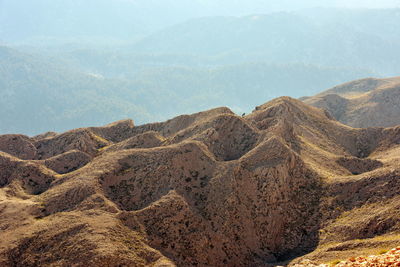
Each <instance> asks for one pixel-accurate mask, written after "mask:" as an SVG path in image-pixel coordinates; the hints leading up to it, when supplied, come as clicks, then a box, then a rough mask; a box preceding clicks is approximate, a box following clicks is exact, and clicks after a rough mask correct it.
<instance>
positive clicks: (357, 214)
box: [0, 97, 400, 266]
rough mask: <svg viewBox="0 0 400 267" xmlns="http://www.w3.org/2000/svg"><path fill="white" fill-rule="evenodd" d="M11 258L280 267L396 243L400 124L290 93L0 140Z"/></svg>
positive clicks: (0, 221)
mask: <svg viewBox="0 0 400 267" xmlns="http://www.w3.org/2000/svg"><path fill="white" fill-rule="evenodd" d="M0 150H1V151H3V152H0V170H1V172H0V186H1V188H0V212H1V215H2V216H1V217H0V229H1V230H2V238H1V239H0V265H1V266H38V265H40V266H71V265H73V266H88V265H90V266H96V265H98V266H174V265H177V266H271V265H274V264H275V263H276V262H286V263H289V264H294V263H299V262H302V261H304V260H305V259H307V260H312V261H314V262H316V263H324V262H329V261H332V260H334V259H337V258H343V259H345V258H347V257H349V255H350V256H352V255H353V254H354V253H356V254H357V255H361V254H364V253H367V254H368V253H370V252H371V251H374V250H376V249H386V248H392V247H395V246H396V245H398V243H399V241H400V213H399V212H398V210H399V208H400V198H399V192H400V182H399V178H400V168H399V166H400V127H394V128H366V129H355V128H351V127H349V126H345V125H343V124H341V123H339V122H337V121H336V120H334V119H333V118H332V117H331V116H330V115H329V114H328V113H327V112H325V111H323V110H321V109H318V108H314V107H311V106H308V105H306V104H304V103H302V102H301V101H298V100H295V99H291V98H288V97H282V98H278V99H275V100H273V101H271V102H268V103H266V104H264V105H261V106H259V107H257V108H256V109H255V110H254V111H253V112H252V113H251V114H249V115H247V116H245V117H240V116H237V115H235V114H234V113H233V112H231V111H230V110H229V109H228V108H218V109H213V110H209V111H205V112H201V113H197V114H192V115H183V116H179V117H177V118H174V119H172V120H169V121H166V122H161V123H154V124H147V125H142V126H134V124H133V122H132V121H130V120H127V121H119V122H116V123H113V124H110V125H107V126H104V127H91V128H82V129H76V130H72V131H69V132H66V133H62V134H57V133H46V134H43V135H40V136H36V137H32V138H30V137H27V136H22V135H3V136H0Z"/></svg>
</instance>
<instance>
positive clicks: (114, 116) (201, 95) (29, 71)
mask: <svg viewBox="0 0 400 267" xmlns="http://www.w3.org/2000/svg"><path fill="white" fill-rule="evenodd" d="M73 54H74V53H73ZM109 58H114V54H112V53H104V54H103V53H101V52H93V53H90V52H87V51H86V52H81V53H78V54H77V55H76V56H65V57H54V56H53V57H50V56H49V55H47V56H44V55H39V54H29V53H25V52H21V51H19V50H16V49H12V48H9V47H5V46H0V112H1V113H2V114H7V116H2V117H1V118H0V133H15V132H17V133H24V134H28V135H34V134H37V133H40V132H45V131H48V130H51V131H56V132H60V131H65V130H67V129H71V128H77V127H83V126H85V125H103V124H105V123H107V122H109V121H115V120H120V119H124V118H129V117H134V118H135V120H136V123H138V124H143V123H146V122H150V121H155V120H158V121H161V120H165V119H167V118H168V117H172V116H176V115H178V114H180V113H191V112H196V111H199V110H202V109H208V108H211V107H214V106H219V105H222V104H223V103H224V102H225V103H226V104H227V105H229V106H231V107H232V108H233V109H234V110H235V111H236V112H239V113H243V112H247V111H248V110H250V109H251V107H252V106H254V105H256V104H257V102H258V101H259V100H258V99H259V98H260V97H262V98H265V99H272V98H273V97H277V96H279V95H280V94H282V93H285V94H289V95H292V96H295V97H299V96H301V95H303V94H304V93H305V92H306V93H307V94H309V95H312V94H315V93H316V92H318V91H320V88H328V87H330V86H334V85H335V84H339V83H342V82H345V81H348V80H352V79H356V78H359V77H363V76H364V75H370V74H371V73H369V72H368V71H363V70H349V69H346V68H329V67H320V66H315V65H304V64H287V65H279V64H268V63H246V64H237V65H226V66H205V65H200V66H191V63H185V62H180V63H179V64H178V63H177V61H179V59H178V58H177V57H163V56H160V57H157V56H146V55H141V56H140V55H132V54H128V55H127V56H125V55H124V54H122V55H119V56H117V57H115V58H114V59H113V60H109ZM184 60H186V59H182V61H184ZM77 61H78V63H77ZM82 61H84V62H86V65H85V64H84V63H82ZM162 62H164V63H162ZM287 77H291V78H290V79H288V78H287ZM364 77H365V76H364Z"/></svg>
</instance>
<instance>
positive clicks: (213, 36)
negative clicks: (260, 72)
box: [132, 9, 400, 75]
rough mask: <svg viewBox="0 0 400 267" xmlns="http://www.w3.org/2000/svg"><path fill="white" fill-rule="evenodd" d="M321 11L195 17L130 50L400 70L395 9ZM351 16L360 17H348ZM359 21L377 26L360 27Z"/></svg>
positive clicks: (382, 70)
mask: <svg viewBox="0 0 400 267" xmlns="http://www.w3.org/2000/svg"><path fill="white" fill-rule="evenodd" d="M323 11H324V12H325V13H326V14H327V15H326V17H329V18H330V19H327V18H325V17H323V16H321V15H319V9H313V10H311V11H309V12H290V13H288V12H280V13H270V14H256V15H250V16H244V17H205V18H198V19H192V20H189V21H186V22H183V23H180V24H177V25H174V26H171V27H168V28H166V29H163V30H161V31H158V32H155V33H153V34H152V35H150V36H148V37H146V38H143V39H142V40H140V41H138V42H137V43H136V44H135V45H134V46H133V47H132V49H134V50H135V51H143V52H147V53H184V54H185V53H186V54H193V55H213V56H218V57H219V58H220V59H221V60H223V59H226V60H231V61H235V60H236V61H244V60H245V61H251V60H253V61H259V60H264V61H269V62H277V63H278V62H279V63H284V62H286V63H289V62H302V63H308V64H317V65H322V66H337V67H349V68H365V69H371V70H373V71H376V72H378V73H381V74H384V75H395V74H396V73H398V72H399V69H400V65H399V64H398V62H399V57H400V55H399V53H398V46H399V42H400V40H399V39H398V38H397V36H398V35H397V34H396V33H397V28H398V27H397V26H396V25H397V21H398V12H399V11H398V10H397V9H393V10H390V12H389V11H382V10H371V11H370V12H362V10H345V11H342V13H346V12H347V13H346V16H345V15H342V13H341V12H339V11H336V10H335V9H333V10H331V9H323ZM323 11H322V12H321V13H323ZM335 11H336V12H335ZM352 15H354V16H355V17H356V18H353V19H347V20H346V19H344V18H351V16H352ZM386 15H387V18H386ZM361 21H362V22H364V21H372V22H371V23H368V25H370V24H374V23H375V24H374V25H375V26H374V27H367V26H365V27H363V26H359V25H360V24H362V23H360V22H361ZM378 28H379V29H382V28H383V29H385V30H382V31H378V30H377V29H378ZM204 40H207V42H204Z"/></svg>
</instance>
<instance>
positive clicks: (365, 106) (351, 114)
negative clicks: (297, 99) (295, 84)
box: [301, 77, 400, 128]
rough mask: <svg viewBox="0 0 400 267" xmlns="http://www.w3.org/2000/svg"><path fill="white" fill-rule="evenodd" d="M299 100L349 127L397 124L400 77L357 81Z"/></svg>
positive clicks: (399, 109)
mask: <svg viewBox="0 0 400 267" xmlns="http://www.w3.org/2000/svg"><path fill="white" fill-rule="evenodd" d="M301 100H302V101H304V102H305V103H307V104H309V105H312V106H315V107H319V108H323V109H325V110H327V111H328V112H329V113H330V114H331V115H332V116H333V117H334V118H335V119H337V120H338V121H340V122H342V123H344V124H346V125H350V126H352V127H360V128H363V127H364V128H365V127H392V126H396V125H400V116H399V114H400V106H399V104H398V103H399V101H400V77H394V78H387V79H374V78H368V79H362V80H357V81H353V82H349V83H345V84H342V85H339V86H336V87H334V88H332V89H329V90H327V91H325V92H322V93H320V94H318V95H316V96H312V97H304V98H301Z"/></svg>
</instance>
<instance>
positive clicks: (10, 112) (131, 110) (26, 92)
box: [0, 47, 150, 134]
mask: <svg viewBox="0 0 400 267" xmlns="http://www.w3.org/2000/svg"><path fill="white" fill-rule="evenodd" d="M126 86H127V85H126V83H125V82H122V81H115V80H105V79H102V78H101V77H97V76H95V75H89V74H84V73H81V72H77V71H74V70H72V69H71V68H67V67H65V66H64V65H62V64H61V63H59V62H58V63H57V62H53V61H51V60H50V59H45V58H41V57H37V56H31V55H28V54H24V53H21V52H18V51H16V50H13V49H10V48H7V47H0V95H1V97H0V110H1V113H2V114H7V115H6V116H1V119H0V120H1V122H0V132H3V133H5V132H12V131H15V132H21V133H28V134H33V133H37V132H41V131H47V130H52V131H55V130H57V131H58V130H63V129H67V128H68V127H71V126H72V125H73V126H74V127H77V126H78V127H79V126H80V125H84V124H85V123H90V124H95V125H97V124H99V123H100V124H101V123H104V121H107V120H108V119H111V118H112V119H119V118H121V117H128V116H131V115H132V114H138V115H139V116H138V117H139V118H141V119H142V120H146V117H147V119H148V118H150V116H149V114H147V113H146V111H145V110H143V109H142V108H140V107H139V105H135V104H134V103H133V101H132V100H133V99H134V98H133V97H134V95H135V93H137V92H131V91H126V90H125V88H126Z"/></svg>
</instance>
